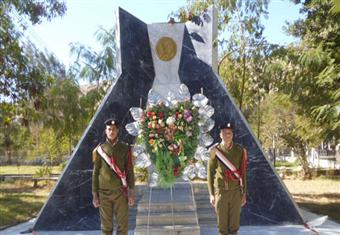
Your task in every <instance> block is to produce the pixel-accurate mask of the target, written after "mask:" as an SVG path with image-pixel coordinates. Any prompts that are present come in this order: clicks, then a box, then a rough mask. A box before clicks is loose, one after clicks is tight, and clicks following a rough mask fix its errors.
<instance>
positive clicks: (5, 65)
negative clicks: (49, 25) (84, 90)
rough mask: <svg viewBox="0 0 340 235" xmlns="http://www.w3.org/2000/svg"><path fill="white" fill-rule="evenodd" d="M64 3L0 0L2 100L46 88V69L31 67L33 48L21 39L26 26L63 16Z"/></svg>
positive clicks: (31, 93)
mask: <svg viewBox="0 0 340 235" xmlns="http://www.w3.org/2000/svg"><path fill="white" fill-rule="evenodd" d="M65 11H66V6H65V4H64V3H63V2H62V1H57V0H56V1H51V0H48V1H45V2H43V1H37V0H27V1H17V0H15V1H11V0H3V1H1V2H0V25H1V29H0V91H1V93H0V94H1V96H0V99H1V100H18V99H29V98H32V97H36V96H38V95H41V94H42V93H43V88H44V87H46V83H47V82H46V79H47V78H46V77H45V76H44V75H45V71H44V70H41V69H40V68H37V67H35V66H34V64H35V61H34V60H35V57H34V56H33V58H32V57H31V56H32V55H36V54H35V53H29V50H30V49H32V48H33V49H35V48H34V47H32V46H31V44H30V43H29V42H28V43H25V42H24V40H23V35H24V30H25V29H26V28H27V25H26V24H25V23H24V21H22V17H27V18H28V19H29V21H30V23H32V24H38V23H40V22H42V20H44V19H47V20H51V19H52V18H54V17H56V16H62V15H63V14H64V13H65Z"/></svg>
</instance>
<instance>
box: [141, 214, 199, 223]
mask: <svg viewBox="0 0 340 235" xmlns="http://www.w3.org/2000/svg"><path fill="white" fill-rule="evenodd" d="M136 224H137V225H138V226H140V225H147V224H149V225H196V224H197V216H196V213H195V212H192V211H181V212H180V213H176V214H174V215H173V214H172V213H150V214H148V213H138V214H137V217H136Z"/></svg>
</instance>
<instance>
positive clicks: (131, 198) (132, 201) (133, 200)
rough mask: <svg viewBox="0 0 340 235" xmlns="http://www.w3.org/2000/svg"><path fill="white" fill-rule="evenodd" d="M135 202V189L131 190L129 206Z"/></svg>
mask: <svg viewBox="0 0 340 235" xmlns="http://www.w3.org/2000/svg"><path fill="white" fill-rule="evenodd" d="M134 204H135V193H134V192H133V190H129V206H133V205H134Z"/></svg>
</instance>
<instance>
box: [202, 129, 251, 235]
mask: <svg viewBox="0 0 340 235" xmlns="http://www.w3.org/2000/svg"><path fill="white" fill-rule="evenodd" d="M220 136H221V139H222V142H221V143H220V144H218V145H217V146H216V147H215V148H213V149H212V150H211V152H210V156H211V158H210V160H209V162H208V188H209V194H210V203H211V204H212V205H213V206H214V207H215V211H216V215H217V224H218V233H219V234H220V235H222V234H223V235H226V234H237V231H238V229H239V227H240V213H241V207H242V206H244V205H245V204H246V193H247V187H246V183H247V182H246V162H247V153H246V150H245V149H244V148H242V147H241V146H240V145H238V144H235V143H233V128H232V126H231V124H230V123H226V124H223V125H222V126H221V132H220ZM221 154H222V157H220V156H221ZM223 157H225V158H223ZM230 165H231V167H227V166H230ZM233 167H234V168H233Z"/></svg>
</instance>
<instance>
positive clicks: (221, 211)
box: [215, 189, 241, 235]
mask: <svg viewBox="0 0 340 235" xmlns="http://www.w3.org/2000/svg"><path fill="white" fill-rule="evenodd" d="M215 200H216V206H215V211H216V215H217V225H218V234H219V235H228V234H237V231H238V229H239V228H240V214H241V192H240V190H239V189H237V190H223V189H222V190H218V191H217V192H216V195H215Z"/></svg>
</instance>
